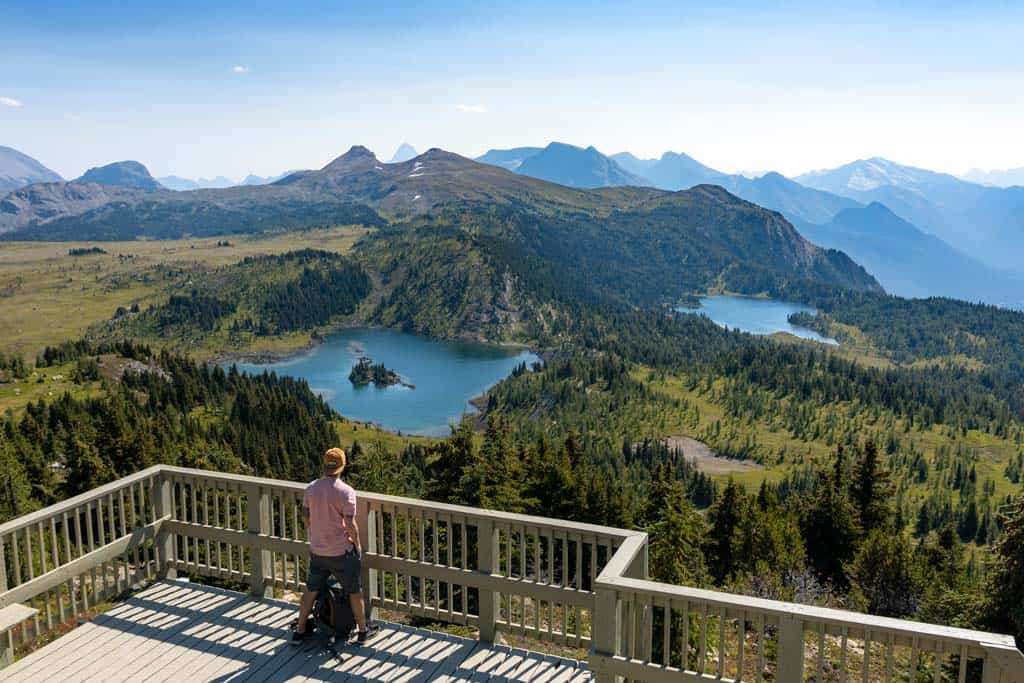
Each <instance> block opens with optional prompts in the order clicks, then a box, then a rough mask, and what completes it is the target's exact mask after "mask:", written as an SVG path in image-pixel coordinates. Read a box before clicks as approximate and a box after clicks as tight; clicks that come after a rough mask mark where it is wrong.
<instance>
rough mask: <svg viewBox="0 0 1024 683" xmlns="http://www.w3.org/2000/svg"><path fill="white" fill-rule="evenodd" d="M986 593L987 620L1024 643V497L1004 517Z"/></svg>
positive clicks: (998, 629)
mask: <svg viewBox="0 0 1024 683" xmlns="http://www.w3.org/2000/svg"><path fill="white" fill-rule="evenodd" d="M986 594H987V596H988V600H987V610H986V612H987V614H986V620H987V622H988V623H989V624H990V626H991V627H992V628H993V630H996V631H1002V632H1009V633H1013V634H1014V635H1015V636H1016V638H1017V645H1018V646H1024V496H1018V497H1017V500H1015V501H1014V502H1013V504H1012V505H1011V506H1010V508H1009V510H1008V511H1007V512H1006V514H1005V515H1004V517H1003V537H1002V538H1001V539H999V540H998V541H997V542H996V543H995V545H994V547H993V556H992V564H991V567H990V568H989V574H988V582H987V590H986Z"/></svg>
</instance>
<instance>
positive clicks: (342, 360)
mask: <svg viewBox="0 0 1024 683" xmlns="http://www.w3.org/2000/svg"><path fill="white" fill-rule="evenodd" d="M362 356H367V357H369V358H371V359H373V362H374V363H383V364H384V365H385V366H387V367H388V368H390V369H391V370H394V371H395V372H397V373H398V374H399V375H401V377H402V380H403V381H404V382H407V383H409V384H412V385H413V386H415V387H416V388H415V389H410V388H408V387H403V386H397V385H396V386H390V387H386V388H377V387H375V386H373V385H372V384H371V385H369V386H362V387H356V386H353V384H352V382H350V381H349V379H348V375H349V372H350V371H351V369H352V366H353V365H355V364H356V362H357V361H358V360H359V358H360V357H362ZM536 360H538V358H537V356H536V355H534V354H533V353H530V352H529V351H526V350H523V349H518V348H516V349H510V348H504V347H499V346H491V345H486V344H470V343H463V342H447V341H435V340H432V339H427V338H425V337H421V336H418V335H415V334H410V333H406V332H399V331H396V330H387V329H374V328H359V329H350V330H342V331H340V332H337V333H334V334H331V335H330V336H328V337H327V338H326V339H325V340H324V342H323V343H322V344H320V345H318V346H316V347H315V348H313V349H312V350H311V351H310V352H309V353H307V354H304V355H301V356H297V357H295V358H290V359H287V360H283V361H279V362H276V363H265V364H250V363H238V369H239V370H241V371H243V372H248V373H261V372H263V371H273V372H276V373H277V374H278V375H288V376H291V377H300V378H302V379H304V380H306V381H307V382H308V383H309V387H310V389H312V390H313V391H314V392H316V393H317V394H319V395H321V396H323V397H324V399H325V400H326V401H327V402H328V403H329V404H330V406H331V407H332V408H334V409H335V410H337V411H338V412H339V413H341V414H342V415H344V416H345V417H346V418H348V419H350V420H359V421H362V422H373V423H376V424H379V425H381V426H382V427H384V428H385V429H388V430H391V431H400V432H403V433H406V434H419V435H423V436H444V435H446V434H448V431H449V428H448V425H449V424H450V423H452V422H456V421H458V420H459V419H460V418H461V417H462V416H463V415H464V414H465V413H471V412H473V411H474V408H473V407H472V406H471V405H470V403H469V400H470V399H471V398H473V397H475V396H479V395H480V394H483V393H484V392H485V391H487V389H489V388H491V387H492V386H494V385H495V384H497V383H498V382H500V381H501V380H502V379H504V378H505V377H507V376H508V375H509V374H510V373H511V372H512V370H513V369H514V368H515V367H516V366H517V365H519V364H520V363H524V362H525V363H526V364H527V365H529V364H531V363H533V362H534V361H536Z"/></svg>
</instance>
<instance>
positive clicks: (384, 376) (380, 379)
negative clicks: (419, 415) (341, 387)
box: [348, 356, 415, 389]
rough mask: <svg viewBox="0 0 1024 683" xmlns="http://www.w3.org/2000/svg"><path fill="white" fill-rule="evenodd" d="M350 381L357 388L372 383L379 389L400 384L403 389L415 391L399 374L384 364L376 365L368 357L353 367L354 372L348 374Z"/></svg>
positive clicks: (361, 359)
mask: <svg viewBox="0 0 1024 683" xmlns="http://www.w3.org/2000/svg"><path fill="white" fill-rule="evenodd" d="M348 379H349V381H350V382H352V384H354V385H356V386H357V387H361V386H366V385H367V384H370V383H371V382H372V383H373V384H375V385H376V386H378V387H390V386H393V385H395V384H400V385H402V386H403V387H408V388H410V389H415V387H414V386H413V385H411V384H406V383H405V382H403V381H402V378H401V377H399V376H398V373H397V372H395V371H394V370H391V369H389V368H386V367H384V364H383V363H374V362H373V360H371V359H370V358H367V357H366V356H363V357H362V358H360V359H359V362H357V363H356V364H355V365H353V366H352V372H350V373H349V374H348Z"/></svg>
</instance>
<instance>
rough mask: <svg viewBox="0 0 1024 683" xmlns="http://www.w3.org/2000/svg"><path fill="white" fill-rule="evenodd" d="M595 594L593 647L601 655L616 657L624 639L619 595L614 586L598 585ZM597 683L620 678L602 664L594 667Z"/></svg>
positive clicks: (615, 680) (609, 682) (614, 680)
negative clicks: (603, 667) (604, 668)
mask: <svg viewBox="0 0 1024 683" xmlns="http://www.w3.org/2000/svg"><path fill="white" fill-rule="evenodd" d="M595 593H596V595H595V596H594V614H593V615H592V618H593V626H592V632H593V640H592V641H591V648H592V651H593V653H594V654H595V655H598V656H599V657H614V656H615V655H616V654H618V645H619V641H620V640H621V639H622V613H621V611H620V610H619V596H618V593H617V592H616V591H615V589H614V588H605V587H603V586H597V587H596V590H595ZM592 669H593V671H594V681H596V683H616V682H617V681H618V679H619V677H618V676H616V675H615V674H613V673H609V672H607V671H603V670H602V667H601V666H600V664H599V665H598V666H597V667H593V665H592Z"/></svg>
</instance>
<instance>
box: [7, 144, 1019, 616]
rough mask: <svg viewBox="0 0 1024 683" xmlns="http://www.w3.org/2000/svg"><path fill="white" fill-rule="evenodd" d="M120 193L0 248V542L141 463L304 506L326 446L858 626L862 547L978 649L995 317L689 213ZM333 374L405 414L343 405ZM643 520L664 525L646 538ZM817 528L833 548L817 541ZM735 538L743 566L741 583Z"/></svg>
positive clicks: (450, 174) (343, 191)
mask: <svg viewBox="0 0 1024 683" xmlns="http://www.w3.org/2000/svg"><path fill="white" fill-rule="evenodd" d="M133 177H137V176H133ZM74 185H75V184H74V183H68V184H66V185H64V186H61V189H60V192H64V193H67V192H71V191H72V190H74V191H77V190H76V188H75V187H74ZM69 186H71V187H70V189H69ZM89 186H90V187H91V186H92V185H91V184H89ZM30 187H31V186H30ZM79 189H81V188H79ZM85 191H88V192H91V190H89V188H85ZM32 192H34V191H32ZM32 192H28V193H23V194H22V197H27V196H30V195H32ZM132 192H144V193H146V192H148V194H147V195H146V196H145V197H143V198H141V199H138V201H136V200H135V199H133V200H131V201H127V202H123V203H118V202H115V204H116V206H115V205H113V204H103V205H101V206H99V207H94V206H89V207H85V206H78V207H77V208H75V206H74V205H73V204H65V205H63V206H64V210H65V211H67V213H65V214H64V215H62V216H59V217H55V218H52V219H49V220H44V221H39V220H33V221H30V222H29V223H27V224H25V225H24V226H22V227H19V228H16V229H14V230H13V231H11V232H9V233H8V234H7V235H6V240H5V241H4V242H2V243H0V245H2V248H0V278H2V279H0V283H2V286H3V290H4V293H5V296H3V297H2V298H0V320H3V324H4V328H5V329H7V330H10V331H11V332H10V333H9V334H6V335H5V336H4V344H3V348H2V349H0V351H2V354H3V355H2V356H0V367H2V368H4V370H3V379H4V380H5V381H4V382H2V383H0V399H2V400H3V402H4V403H3V406H4V407H5V408H7V409H8V410H7V413H6V416H5V418H4V419H5V422H4V428H3V432H2V434H3V437H2V438H0V459H2V462H0V464H2V465H3V469H4V471H5V472H6V474H5V475H4V476H6V477H7V483H8V487H7V490H8V491H13V492H14V493H13V494H11V495H9V496H8V498H9V499H8V500H5V501H4V503H3V507H2V509H0V511H2V512H4V514H6V515H13V514H14V513H15V512H17V511H18V510H24V509H31V508H33V507H36V506H39V505H43V504H46V503H47V502H49V501H52V500H56V499H59V498H61V497H66V496H67V495H70V494H72V493H75V492H77V491H79V490H85V488H88V487H90V486H93V485H95V484H97V483H102V481H105V480H108V479H110V478H112V477H115V476H118V475H121V474H123V473H126V472H131V471H135V470H136V469H138V468H139V467H142V466H145V465H146V464H148V463H152V462H156V461H169V462H171V463H173V464H185V465H188V466H199V467H210V468H215V469H220V470H224V471H229V472H252V473H258V474H261V475H266V476H275V477H285V478H293V479H300V480H301V479H307V478H309V476H311V473H312V472H313V471H315V469H316V454H317V453H319V452H321V451H322V450H323V449H324V448H325V447H326V446H327V445H328V444H333V443H336V442H338V441H340V442H341V443H342V444H343V445H344V446H345V447H346V448H347V449H349V450H350V453H351V454H352V462H353V467H352V471H351V477H352V480H353V482H354V483H356V484H357V485H358V486H359V487H361V488H366V489H371V490H376V491H381V492H388V493H396V494H404V495H410V496H414V497H426V498H431V499H435V500H443V501H446V502H452V503H463V504H469V505H475V506H483V507H492V508H498V509H505V510H511V511H522V512H529V513H534V514H541V515H549V516H555V517H563V518H567V519H575V520H580V521H586V522H594V523H600V524H612V525H620V526H636V527H640V528H650V529H652V530H653V529H663V528H665V527H664V525H666V524H669V525H681V524H687V525H693V527H692V531H693V533H694V534H696V535H697V536H698V537H699V538H701V539H703V540H702V541H701V543H700V544H699V546H698V550H699V555H695V556H694V558H696V559H694V558H688V559H687V561H690V560H691V559H693V561H696V560H697V559H699V560H700V562H703V561H704V559H703V558H706V559H707V565H706V566H705V565H700V564H698V565H695V566H694V567H692V569H693V571H694V572H697V573H695V574H694V575H693V577H692V581H693V583H695V584H697V585H708V586H720V587H723V586H728V587H731V588H734V589H736V590H744V591H755V590H757V588H756V587H757V586H763V585H765V583H767V584H770V585H771V586H773V588H772V591H773V595H779V596H782V597H795V596H796V595H797V591H799V590H800V588H799V586H800V585H801V583H800V582H801V581H803V580H804V579H807V580H812V578H811V577H813V580H814V581H817V582H820V585H821V586H825V587H827V588H823V589H822V590H827V591H829V592H830V593H834V594H835V596H837V597H836V598H835V599H837V600H840V601H841V604H846V605H849V606H853V607H860V608H864V609H870V608H871V605H870V604H869V603H864V602H859V601H860V600H861V597H859V596H860V595H862V594H861V593H858V591H861V590H863V588H864V587H865V586H866V585H867V582H868V581H869V579H867V578H864V577H863V576H862V575H859V574H856V573H855V572H854V570H853V569H852V567H855V566H857V563H858V562H865V561H867V556H866V555H864V553H869V552H873V551H871V550H870V548H871V547H873V546H872V545H871V544H869V543H868V540H869V539H872V538H874V539H877V538H878V537H879V535H880V534H882V535H885V538H886V539H895V541H893V542H895V543H898V545H897V546H895V549H894V550H893V552H895V553H902V554H904V555H906V556H907V557H913V558H914V560H913V565H912V566H913V576H910V577H909V578H907V580H908V581H911V582H912V583H913V590H914V591H915V595H917V596H918V600H919V604H920V605H921V607H920V609H919V610H918V611H917V612H915V613H914V616H920V617H928V618H933V619H940V620H942V621H945V622H949V621H953V620H960V619H971V618H975V619H979V620H980V619H982V617H978V616H977V614H978V613H979V612H977V611H974V612H972V611H971V610H976V609H977V610H981V608H980V607H977V606H978V605H980V604H981V603H982V601H983V599H984V596H983V592H982V591H983V582H982V580H981V579H980V578H979V577H980V576H982V574H983V572H984V566H985V560H984V558H985V557H986V555H987V553H989V552H990V549H991V548H992V545H993V543H994V542H995V541H996V539H998V538H999V537H1000V535H1001V534H1002V533H1003V527H1002V521H1001V517H1000V516H999V510H1000V509H1002V508H1003V507H1005V506H1006V505H1007V503H1008V502H1009V501H1010V500H1011V499H1012V496H1013V495H1014V494H1015V493H1016V492H1018V490H1019V486H1020V481H1021V477H1022V476H1024V475H1022V473H1021V469H1022V467H1024V463H1022V462H1021V461H1022V452H1024V423H1022V419H1021V416H1022V415H1024V403H1022V398H1021V392H1020V391H1019V387H1020V386H1021V383H1022V380H1024V376H1022V372H1021V367H1022V365H1021V362H1020V361H1021V358H1020V353H1021V352H1020V349H1019V345H1018V344H1017V340H1019V339H1020V338H1021V336H1022V335H1024V315H1022V314H1020V313H1015V312H1013V311H1008V310H1004V309H999V308H996V307H994V306H982V305H976V304H969V303H965V302H958V301H953V300H949V299H903V298H900V297H897V296H892V295H890V294H887V293H886V292H885V291H884V290H883V288H882V287H881V286H880V285H879V283H878V281H877V280H876V279H875V278H874V277H872V276H871V275H870V274H869V273H868V272H867V271H866V270H865V269H864V268H862V267H861V265H859V264H858V263H857V262H855V261H854V260H853V259H851V258H850V257H849V256H847V255H846V254H845V253H843V252H841V251H837V250H834V249H823V248H820V247H818V246H815V245H814V244H812V243H811V242H808V241H807V240H806V239H805V238H804V237H803V236H802V235H801V234H800V232H799V231H798V229H797V228H796V227H794V225H793V224H792V223H790V222H789V221H787V220H786V218H785V217H784V216H783V215H782V214H780V213H778V212H774V211H769V210H766V209H764V208H762V207H761V206H759V205H757V204H755V203H751V202H750V201H745V200H742V199H740V198H738V197H736V196H735V195H733V194H731V193H730V192H729V191H727V190H726V189H723V188H722V187H718V186H715V185H698V186H697V187H694V188H693V189H689V190H684V191H678V192H670V191H665V190H658V189H653V188H641V187H611V188H608V187H604V188H597V189H578V188H570V187H566V186H562V185H556V184H552V183H550V182H546V181H544V180H540V179H536V178H531V177H526V176H522V175H516V174H515V173H513V172H511V171H509V170H506V169H503V168H499V167H497V166H487V165H484V164H479V163H476V162H473V161H471V160H468V159H465V158H462V157H459V156H457V155H454V154H450V153H447V152H443V151H441V150H431V151H428V152H426V153H425V154H423V155H420V156H417V157H414V158H412V159H409V160H407V161H403V162H399V163H395V164H382V163H381V162H380V161H379V160H377V159H376V157H375V156H373V155H372V153H370V152H369V151H368V150H366V149H365V148H361V147H354V148H352V149H351V150H350V151H349V152H348V153H346V154H344V155H342V156H340V157H338V158H337V159H335V160H334V161H332V162H331V163H330V164H328V165H326V166H325V167H324V168H322V169H320V170H318V171H308V172H299V173H295V174H292V175H290V176H288V177H286V178H284V179H282V180H280V181H278V182H277V183H275V184H273V185H266V186H264V185H252V186H246V187H243V188H227V189H209V190H197V191H190V192H179V193H171V192H170V191H165V190H154V191H151V192H149V191H146V190H138V189H133V190H132ZM90 197H92V198H93V199H95V195H90ZM19 201H20V200H19ZM89 201H92V199H90V200H89ZM310 202H312V203H313V205H314V206H315V207H316V208H314V209H313V210H312V211H311V212H310V215H306V214H304V213H303V207H307V206H308V205H309V203H310ZM210 207H220V209H222V210H223V211H221V210H218V211H207V209H208V208H210ZM36 208H37V209H38V208H39V207H36ZM80 209H81V211H80ZM225 212H227V213H225ZM12 215H13V214H12ZM17 215H26V214H17ZM353 217H357V218H359V220H357V221H355V223H350V222H349V221H350V220H351V219H352V218H353ZM278 221H281V222H280V223H278ZM324 221H326V222H327V224H328V225H331V226H338V227H327V228H325V227H323V226H322V225H319V223H321V222H324ZM232 230H233V231H232ZM71 234H74V235H77V236H80V237H82V239H76V240H74V241H59V242H53V241H49V242H44V241H35V240H37V239H38V240H42V239H43V238H44V237H46V238H50V239H52V238H55V237H58V236H69V235H71ZM190 235H193V236H190ZM200 235H203V236H200ZM85 236H88V239H84V238H85ZM128 236H131V237H133V238H135V239H130V240H125V239H117V240H114V239H109V238H115V237H116V238H122V237H128ZM16 238H19V239H16ZM156 238H161V239H156ZM92 247H101V250H100V251H97V250H95V249H92ZM73 250H74V254H76V255H72V251H73ZM101 252H105V253H101ZM712 292H713V293H719V294H720V293H728V294H730V295H731V296H729V297H715V298H710V299H708V298H706V295H707V294H709V293H712ZM784 302H788V303H784ZM698 303H703V304H704V305H705V306H706V309H705V311H706V312H707V313H708V315H709V316H710V317H705V316H702V315H689V314H687V313H684V312H679V311H678V310H677V309H679V308H681V307H684V306H686V307H688V308H687V309H686V310H687V311H691V310H692V308H689V307H692V306H694V305H695V304H698ZM721 307H724V308H721ZM699 310H700V309H698V311H699ZM737 315H738V316H739V317H738V318H737V317H736V316H737ZM716 321H718V322H720V323H723V324H724V325H725V326H726V327H728V328H729V329H725V328H723V327H722V326H721V325H720V324H718V323H717V322H716ZM736 328H739V329H736ZM744 329H746V330H749V331H751V332H755V333H758V334H750V333H747V332H744V331H741V330H744ZM776 330H783V331H789V332H791V333H799V335H801V336H805V337H809V338H804V339H801V338H799V337H798V336H794V335H793V334H769V335H763V334H760V333H771V332H774V331H776ZM832 339H834V340H836V341H838V342H839V344H838V346H837V345H835V344H830V343H821V342H822V341H823V340H832ZM363 356H369V357H370V358H372V359H373V362H374V363H382V364H383V365H384V367H385V368H387V369H390V370H393V371H394V372H396V373H397V374H398V376H399V377H400V378H401V380H402V381H405V382H408V383H409V384H413V385H415V387H416V388H415V389H414V390H413V389H409V388H408V387H403V386H401V385H394V386H388V387H384V388H380V387H376V386H354V385H353V383H352V382H351V381H350V379H349V373H350V371H351V368H352V366H353V364H354V363H356V362H357V361H358V359H359V358H361V357H363ZM239 360H245V361H250V362H245V363H236V361H239ZM252 360H259V361H271V362H270V363H269V364H268V363H253V362H251V361H252ZM113 365H126V366H128V367H130V368H134V369H133V370H130V371H129V372H125V373H124V374H123V375H122V376H114V375H111V374H110V373H109V372H107V371H106V369H108V368H110V367H112V366H113ZM264 370H267V371H269V372H264ZM470 399H472V406H473V407H475V408H476V409H478V411H479V412H477V413H474V414H471V415H470V416H469V417H467V418H463V419H461V421H460V420H459V418H460V417H461V416H463V414H464V413H467V412H469V410H468V409H469V407H470V404H469V403H468V402H469V401H470ZM371 423H377V425H374V424H371ZM378 425H382V426H383V427H384V428H385V429H382V428H381V426H378ZM410 434H416V435H420V436H409V435H410ZM689 440H695V441H697V442H700V443H703V444H706V446H707V447H708V448H710V449H711V450H713V451H714V454H715V455H714V456H710V455H709V454H708V453H707V452H706V451H705V452H702V453H701V454H699V457H697V459H696V465H694V462H693V461H692V460H691V459H690V455H692V451H693V449H692V446H693V445H694V441H689ZM54 462H56V463H57V467H53V466H51V465H52V463H54ZM702 463H703V466H702ZM29 482H41V483H39V484H38V485H35V484H30V483H29ZM666 490H669V491H671V494H670V495H672V496H675V500H676V501H677V503H676V504H678V505H679V506H684V508H685V509H686V510H688V511H689V512H687V516H685V519H684V518H682V517H681V518H675V517H665V516H664V515H665V514H667V513H666V512H665V510H664V509H662V508H657V509H656V508H655V507H653V506H652V505H651V503H650V501H651V500H653V499H654V497H655V492H659V491H666ZM657 495H662V494H660V493H658V494H657ZM837 500H838V501H839V502H838V503H837V502H836V501H837ZM727 510H735V511H739V512H738V513H737V514H742V515H743V519H742V520H735V519H734V521H733V523H731V524H732V526H730V525H729V524H727V523H726V521H724V520H726V519H727V518H728V515H726V512H725V511H727ZM698 511H699V512H698ZM691 513H692V514H691ZM837 514H846V515H847V517H846V518H845V519H843V520H839V521H840V522H841V523H842V525H844V526H842V527H841V529H840V530H841V531H842V530H845V531H842V533H845V534H846V535H845V536H844V535H842V533H822V532H821V529H822V528H826V527H828V528H831V527H833V526H835V525H836V524H838V523H839V522H837V521H836V519H835V515H837ZM741 522H742V523H741ZM744 525H748V526H744ZM749 525H752V526H749ZM752 529H761V530H763V533H764V534H766V536H767V537H768V538H769V540H766V541H764V542H763V543H757V544H754V546H753V548H752V549H751V550H750V551H749V552H750V553H752V554H753V556H754V560H751V561H750V562H749V563H746V562H744V563H740V562H739V561H738V560H737V559H736V558H735V557H734V556H732V555H731V554H730V553H729V552H728V551H727V548H729V547H731V544H732V543H733V542H736V543H739V542H741V541H742V538H746V537H745V536H742V534H747V533H754V531H752ZM677 531H679V529H677ZM681 532H682V531H680V533H681ZM748 540H749V539H748ZM872 542H874V541H872ZM757 558H760V560H758V559H757ZM936 558H938V559H936ZM908 562H910V561H909V560H908ZM665 566H666V565H656V566H655V567H654V571H655V572H660V571H663V567H665ZM908 566H910V565H908ZM702 567H703V568H702ZM688 571H689V569H688ZM908 571H910V570H908ZM665 576H668V575H667V574H665ZM800 577H804V579H802V578H800ZM936 586H950V588H949V592H953V593H955V595H950V594H949V592H943V591H940V590H938V589H937V588H936ZM882 589H886V590H887V589H889V586H888V585H883V586H882ZM972 615H973V616H972ZM900 616H906V615H905V614H901V615H900ZM978 623H981V621H978Z"/></svg>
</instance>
